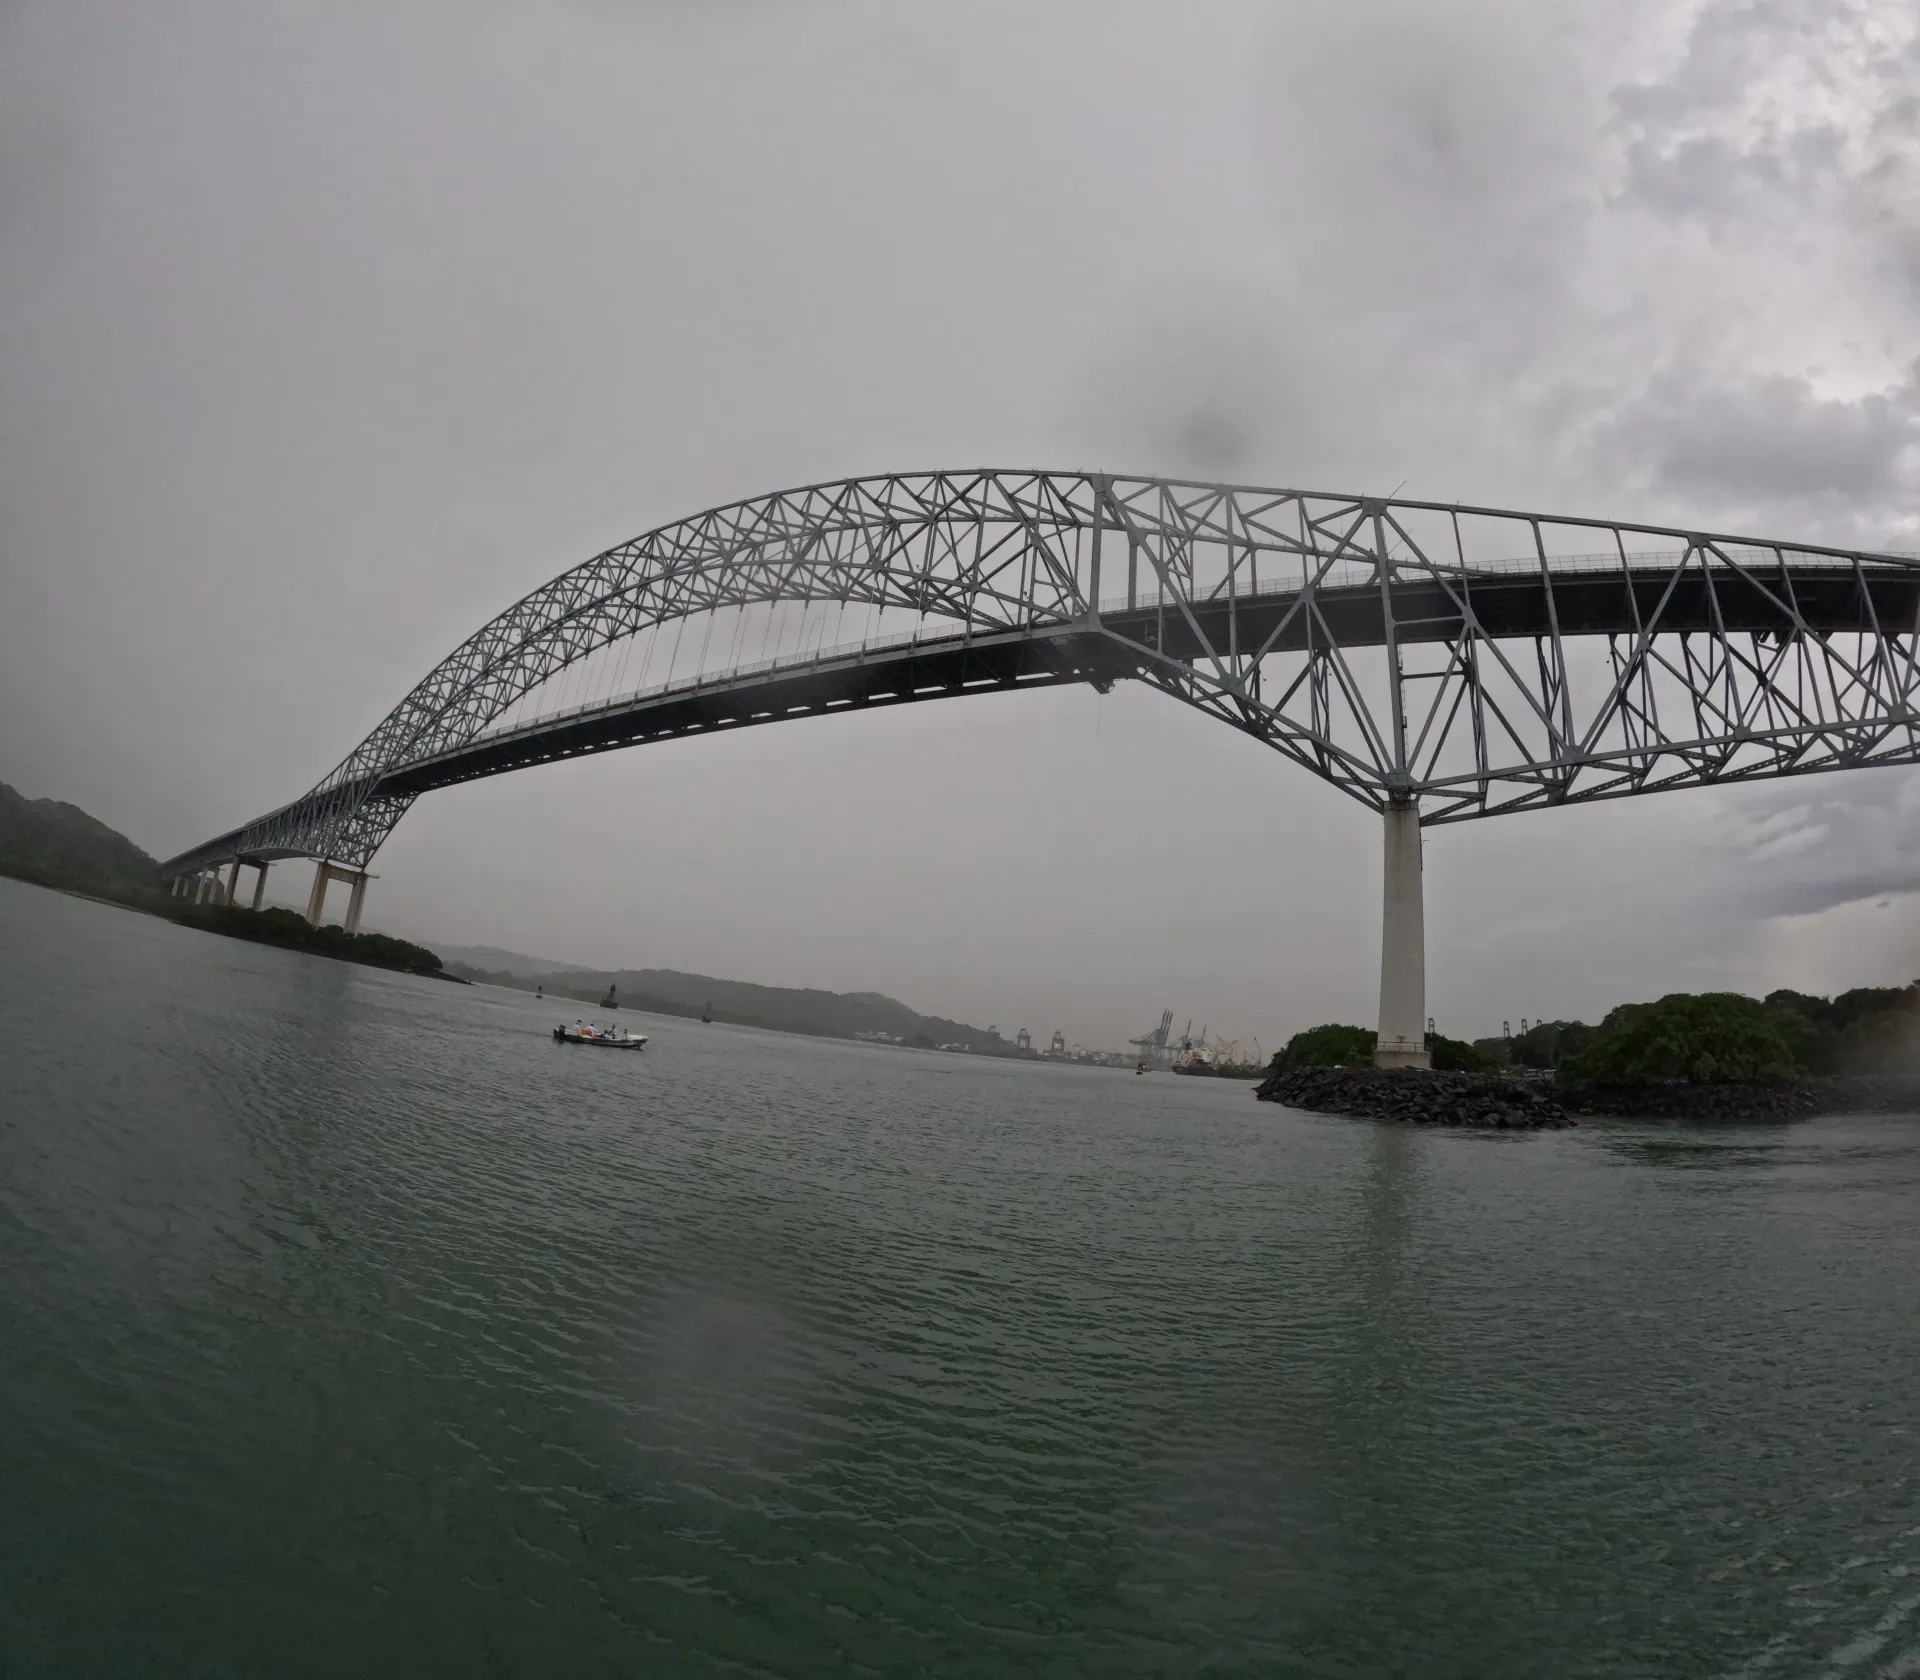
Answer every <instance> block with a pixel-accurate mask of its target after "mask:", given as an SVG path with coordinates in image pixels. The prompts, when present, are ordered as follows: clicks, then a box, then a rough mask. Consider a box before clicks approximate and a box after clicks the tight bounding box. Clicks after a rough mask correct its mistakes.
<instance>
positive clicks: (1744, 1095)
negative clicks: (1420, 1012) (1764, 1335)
mask: <svg viewBox="0 0 1920 1680" xmlns="http://www.w3.org/2000/svg"><path fill="white" fill-rule="evenodd" d="M1253 1094H1254V1095H1255V1096H1256V1097H1258V1098H1259V1099H1260V1100H1261V1101H1262V1102H1277V1103H1284V1104H1286V1105H1287V1106H1288V1107H1289V1108H1305V1109H1312V1110H1315V1111H1316V1112H1318V1113H1321V1114H1348V1115H1353V1116H1355V1117H1357V1118H1361V1119H1367V1120H1398V1121H1402V1122H1405V1123H1407V1124H1410V1125H1415V1126H1471V1127H1475V1128H1478V1129H1482V1130H1489V1131H1539V1130H1547V1129H1558V1128H1560V1127H1564V1126H1574V1125H1578V1124H1579V1122H1578V1121H1577V1120H1575V1119H1574V1118H1573V1116H1574V1115H1576V1114H1588V1115H1608V1116H1612V1117H1614V1118H1618V1119H1631V1120H1700V1121H1716V1120H1724V1121H1740V1120H1804V1119H1807V1118H1808V1117H1810V1116H1812V1115H1815V1114H1848V1113H1852V1114H1860V1113H1886V1112H1898V1113H1920V1080H1914V1079H1903V1078H1896V1077H1892V1076H1887V1075H1853V1076H1845V1077H1835V1078H1829V1079H1815V1080H1809V1081H1807V1082H1806V1083H1804V1084H1799V1085H1684V1084H1671V1085H1645V1086H1632V1087H1619V1088H1609V1087H1605V1086H1584V1087H1561V1086H1558V1085H1555V1084H1554V1083H1553V1082H1552V1081H1551V1080H1548V1079H1541V1078H1538V1077H1534V1076H1529V1075H1527V1074H1525V1073H1519V1072H1506V1073H1434V1072H1423V1071H1419V1070H1416V1069H1413V1068H1301V1069H1298V1070H1295V1071H1293V1072H1289V1073H1275V1074H1270V1075H1269V1076H1268V1077H1267V1078H1266V1079H1265V1080H1263V1081H1262V1082H1261V1083H1260V1084H1259V1085H1257V1086H1255V1087H1254V1093H1253Z"/></svg>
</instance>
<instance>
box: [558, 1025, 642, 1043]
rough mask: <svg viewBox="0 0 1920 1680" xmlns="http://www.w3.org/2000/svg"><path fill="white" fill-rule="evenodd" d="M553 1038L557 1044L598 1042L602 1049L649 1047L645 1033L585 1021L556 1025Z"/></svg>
mask: <svg viewBox="0 0 1920 1680" xmlns="http://www.w3.org/2000/svg"><path fill="white" fill-rule="evenodd" d="M553 1040H554V1042H555V1043H556V1044H597V1045H598V1046H599V1047H600V1048H601V1049H602V1050H644V1049H646V1047H647V1035H646V1034H645V1033H630V1032H628V1031H627V1029H626V1028H625V1027H602V1026H599V1025H589V1024H588V1023H586V1022H584V1021H575V1022H574V1024H573V1025H572V1026H570V1027H569V1026H565V1025H561V1026H558V1027H555V1028H554V1029H553Z"/></svg>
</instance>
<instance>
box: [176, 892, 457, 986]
mask: <svg viewBox="0 0 1920 1680" xmlns="http://www.w3.org/2000/svg"><path fill="white" fill-rule="evenodd" d="M173 920H174V921H176V922H180V923H183V924H184V925H185V926H187V927H195V928H199V929H201V930H202V931H203V932H206V933H224V934H226V935H228V937H230V938H233V939H251V940H254V941H256V942H257V943H259V944H262V945H282V946H285V947H287V948H288V949H289V950H295V951H312V952H315V953H316V954H318V955H320V956H323V957H341V958H344V959H345V960H346V961H348V962H358V963H368V964H371V965H372V966H373V967H375V968H399V969H404V970H406V972H407V973H409V974H438V973H439V972H440V959H439V958H438V957H436V956H435V955H434V954H433V953H432V952H431V951H429V950H428V949H427V948H426V947H425V946H424V945H413V944H409V943H408V942H407V941H406V940H404V939H394V938H392V937H391V936H390V935H388V934H384V933H348V932H347V930H346V929H345V928H342V927H314V926H313V925H312V924H311V923H309V922H308V920H307V918H306V917H305V916H302V915H300V914H299V913H298V912H296V911H293V910H282V909H278V908H275V909H272V910H243V909H241V908H240V907H239V906H238V905H233V904H189V905H182V906H181V907H180V908H179V909H178V910H176V911H175V912H174V915H173Z"/></svg>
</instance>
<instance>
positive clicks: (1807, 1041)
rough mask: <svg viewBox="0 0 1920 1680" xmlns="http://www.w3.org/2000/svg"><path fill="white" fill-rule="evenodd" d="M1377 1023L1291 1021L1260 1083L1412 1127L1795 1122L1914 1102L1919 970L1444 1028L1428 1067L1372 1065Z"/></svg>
mask: <svg viewBox="0 0 1920 1680" xmlns="http://www.w3.org/2000/svg"><path fill="white" fill-rule="evenodd" d="M1373 1036H1374V1035H1373V1034H1372V1033H1371V1032H1370V1031H1368V1030H1367V1029H1365V1028H1363V1027H1350V1026H1342V1025H1337V1024H1333V1025H1327V1026H1321V1027H1313V1028H1310V1029H1309V1030H1308V1031H1306V1032H1302V1033H1296V1034H1295V1035H1294V1037H1293V1038H1292V1039H1291V1040H1290V1041H1289V1042H1288V1044H1287V1047H1286V1048H1285V1049H1284V1050H1282V1051H1280V1052H1279V1053H1278V1054H1276V1055H1275V1056H1274V1058H1273V1062H1272V1064H1271V1066H1270V1068H1269V1070H1268V1073H1267V1077H1266V1078H1265V1079H1264V1080H1263V1081H1262V1082H1261V1084H1260V1085H1259V1086H1258V1087H1257V1088H1256V1090H1255V1093H1254V1094H1255V1095H1256V1096H1258V1097H1260V1098H1262V1099H1263V1100H1265V1101H1268V1102H1278V1103H1284V1104H1286V1105H1287V1106H1289V1107H1293V1108H1309V1109H1316V1110H1319V1111H1321V1112H1323V1113H1331V1114H1351V1115H1357V1116H1363V1117H1367V1118H1373V1119H1388V1120H1405V1121H1410V1122H1412V1123H1414V1124H1418V1125H1448V1126H1476V1127H1495V1128H1499V1129H1503V1130H1506V1129H1521V1130H1534V1129H1539V1128H1542V1127H1554V1126H1564V1125H1572V1124H1575V1123H1576V1119H1575V1117H1576V1116H1580V1115H1591V1116H1599V1115H1613V1116H1620V1117H1649V1118H1651V1117H1660V1118H1675V1119H1682V1118H1684V1119H1702V1120H1706V1119H1793V1118H1800V1117H1804V1116H1808V1115H1813V1114H1820V1113H1834V1112H1840V1111H1852V1110H1870V1109H1889V1108H1897V1109H1916V1108H1920V981H1916V982H1915V983H1914V984H1913V985H1911V986H1904V987H1902V986H1862V987H1857V988H1855V989H1854V990H1852V991H1847V992H1842V993H1841V994H1840V995H1839V996H1837V997H1833V998H1823V997H1814V996H1811V995H1809V994H1807V993H1805V992H1795V991H1787V990H1781V991H1775V992H1770V993H1769V994H1768V995H1767V996H1766V997H1764V998H1751V997H1746V996H1744V995H1742V994H1740V993H1738V992H1698V993H1690V992H1674V993H1670V994H1669V995H1668V996H1666V997H1663V998H1659V999H1657V1000H1655V1001H1654V1002H1651V1003H1629V1004H1622V1005H1621V1006H1620V1007H1619V1008H1617V1009H1614V1010H1612V1011H1611V1012H1610V1013H1609V1014H1608V1015H1607V1017H1606V1019H1605V1020H1603V1021H1602V1022H1601V1023H1600V1024H1599V1025H1598V1026H1597V1027H1596V1026H1588V1025H1587V1024H1586V1023H1585V1022H1582V1021H1543V1022H1541V1023H1540V1024H1539V1025H1537V1026H1533V1027H1529V1028H1528V1029H1527V1030H1526V1031H1525V1032H1523V1033H1521V1034H1520V1035H1519V1036H1518V1037H1512V1038H1508V1037H1502V1038H1483V1039H1478V1040H1475V1041H1474V1042H1473V1043H1471V1044H1468V1043H1464V1042H1462V1041H1460V1040H1457V1039H1449V1038H1443V1037H1440V1036H1438V1035H1434V1036H1432V1037H1430V1038H1429V1040H1428V1048H1429V1050H1430V1051H1431V1053H1432V1057H1433V1067H1432V1070H1431V1071H1427V1072H1415V1071H1411V1070H1407V1069H1392V1070H1389V1069H1376V1068H1375V1067H1374V1066H1373Z"/></svg>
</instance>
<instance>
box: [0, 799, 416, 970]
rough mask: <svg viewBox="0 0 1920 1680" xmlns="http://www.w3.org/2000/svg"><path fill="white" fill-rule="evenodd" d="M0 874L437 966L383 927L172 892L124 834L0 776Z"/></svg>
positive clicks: (380, 963)
mask: <svg viewBox="0 0 1920 1680" xmlns="http://www.w3.org/2000/svg"><path fill="white" fill-rule="evenodd" d="M0 875H10V876H12V877H13V878H14V879H16V880H20V881H31V882H33V883H34V884H35V885H36V886H42V887H55V888H58V889H59V890H60V891H62V892H77V893H84V894H86V895H87V896H88V897H91V898H102V899H107V900H109V901H111V902H112V903H115V904H121V905H125V906H126V908H128V909H129V910H142V911H145V912H146V913H147V914H148V915H150V916H162V917H164V918H166V920H168V921H172V922H179V923H180V924H181V925H182V926H184V927H191V928H199V929H200V930H201V931H202V932H205V933H220V934H225V935H226V936H227V937H229V938H231V939H251V940H253V941H255V942H256V943H259V944H263V945H280V946H284V947H286V948H287V949H289V950H296V951H311V952H313V953H314V954H315V955H317V956H323V957H338V958H340V959H342V960H343V961H346V962H357V963H366V964H369V965H370V966H372V967H374V968H395V969H402V970H404V971H406V972H407V973H409V974H439V973H440V971H441V969H440V959H439V958H438V957H437V956H435V955H434V954H433V952H431V951H429V950H427V949H426V948H425V947H424V946H421V945H412V944H409V943H408V942H407V941H406V940H404V939H393V938H390V937H389V936H388V935H386V934H384V933H348V932H347V931H346V929H345V928H341V927H320V928H316V927H311V926H309V925H308V923H307V919H306V918H305V917H304V916H300V915H296V914H295V913H294V912H293V911H291V910H280V909H274V910H242V909H240V908H238V907H237V906H235V905H229V904H191V903H188V902H187V901H186V900H185V899H181V898H175V897H174V896H173V895H172V894H171V893H169V892H168V891H167V890H166V887H165V885H164V883H163V882H162V881H161V879H160V866H159V865H158V864H157V863H155V862H154V860H153V859H152V858H150V857H149V856H148V855H147V854H146V853H145V852H143V851H141V850H140V848H139V847H138V846H136V845H135V844H134V843H133V842H132V841H131V840H129V839H128V838H127V837H126V836H125V835H124V834H118V833H116V832H115V831H114V830H113V829H110V828H108V827H107V825H106V824H105V823H103V822H100V821H98V820H96V819H95V818H93V817H90V816H88V815H87V813H86V812H85V811H83V810H81V809H80V807H79V806H77V805H65V804H62V803H61V802H60V801H58V800H55V799H28V798H25V797H24V796H23V795H21V794H19V793H17V792H15V790H14V789H12V788H10V787H8V786H7V785H6V783H4V782H0Z"/></svg>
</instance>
